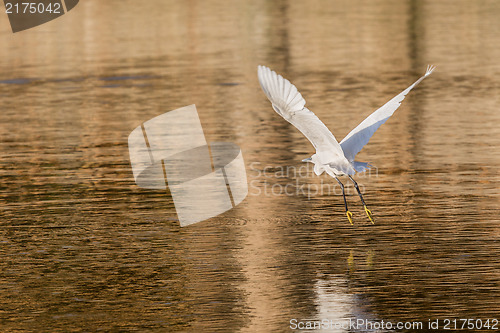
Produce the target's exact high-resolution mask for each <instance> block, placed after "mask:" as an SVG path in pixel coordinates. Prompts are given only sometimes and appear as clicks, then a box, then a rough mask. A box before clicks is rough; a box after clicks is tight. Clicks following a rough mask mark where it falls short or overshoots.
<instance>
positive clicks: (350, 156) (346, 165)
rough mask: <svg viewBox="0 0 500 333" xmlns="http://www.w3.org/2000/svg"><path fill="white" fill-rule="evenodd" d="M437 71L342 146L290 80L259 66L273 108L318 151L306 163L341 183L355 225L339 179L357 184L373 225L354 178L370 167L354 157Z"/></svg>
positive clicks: (366, 122)
mask: <svg viewBox="0 0 500 333" xmlns="http://www.w3.org/2000/svg"><path fill="white" fill-rule="evenodd" d="M434 68H435V67H432V66H429V67H427V71H426V73H425V75H424V76H422V77H421V78H420V79H418V80H417V81H416V82H415V83H413V84H412V85H411V86H409V87H408V88H407V89H405V90H404V91H403V92H401V93H400V94H399V95H397V96H396V97H394V98H393V99H391V100H390V101H389V102H387V103H386V104H385V105H383V106H382V107H381V108H379V109H378V110H376V111H375V112H373V113H372V114H371V115H369V116H368V117H367V118H366V119H365V120H363V121H362V122H361V123H360V124H359V125H358V126H357V127H356V128H354V129H353V130H352V131H351V132H350V133H349V134H347V136H346V137H345V138H344V139H343V140H342V141H341V142H340V143H339V142H338V141H337V140H336V139H335V136H334V135H333V134H332V132H331V131H330V130H329V129H328V128H327V127H326V126H325V124H323V122H322V121H321V120H319V118H318V117H316V115H315V114H314V113H313V112H311V111H310V110H309V109H307V108H306V107H305V104H306V101H305V100H304V98H302V95H301V94H300V93H299V92H298V90H297V88H296V87H295V86H294V85H293V84H291V83H290V81H288V80H287V79H284V78H283V77H282V76H281V75H278V74H276V72H274V71H272V70H271V69H269V68H267V67H264V66H259V67H258V77H259V82H260V85H261V87H262V90H264V93H265V94H266V96H267V97H268V98H269V100H270V101H271V103H272V106H273V109H274V110H275V111H276V112H277V113H278V114H279V115H280V116H282V117H283V118H285V120H287V121H288V122H289V123H291V124H292V125H294V126H295V127H296V128H297V129H298V130H299V131H301V132H302V134H304V135H305V137H306V138H307V139H309V141H311V143H312V145H313V146H314V148H315V149H316V153H315V154H313V155H312V156H311V157H310V158H307V159H305V160H303V161H304V162H311V163H313V164H314V173H315V174H316V175H318V176H319V175H321V174H322V173H323V172H326V173H327V174H328V175H330V176H332V177H333V178H335V179H336V180H337V182H338V183H339V184H340V186H341V188H342V194H343V197H344V204H345V208H346V215H347V218H348V219H349V222H350V223H351V224H352V219H351V217H352V213H351V212H350V211H349V210H348V208H347V201H346V198H345V193H344V185H343V184H342V183H341V182H340V180H339V179H338V178H337V176H343V175H347V176H348V177H349V178H350V179H351V180H352V181H353V183H354V186H355V188H356V190H357V191H358V194H359V197H360V198H361V201H362V203H363V206H364V208H365V211H366V213H367V215H368V217H369V218H370V221H372V222H373V219H372V216H371V212H370V210H368V208H367V207H366V204H365V202H364V199H363V196H362V195H361V192H360V191H359V188H358V185H357V183H356V182H355V181H354V179H352V177H351V176H352V175H354V174H355V173H356V172H363V171H365V170H367V169H369V167H370V166H369V164H368V163H365V162H358V161H355V160H354V158H355V156H356V154H357V153H358V152H359V151H360V150H361V149H362V148H363V146H364V145H366V144H367V143H368V141H369V140H370V138H371V137H372V135H373V133H375V131H376V130H377V129H378V128H379V127H380V126H381V125H382V124H383V123H385V122H386V121H387V119H389V117H390V116H392V114H393V113H394V111H396V109H397V108H398V107H399V106H400V105H401V102H402V101H403V99H404V98H405V96H406V95H407V94H408V93H409V92H410V90H412V89H413V88H414V87H415V86H416V85H417V84H419V83H420V82H421V81H422V80H423V79H424V78H425V77H427V76H428V75H430V74H431V73H432V71H433V70H434Z"/></svg>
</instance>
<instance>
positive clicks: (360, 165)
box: [353, 161, 373, 172]
mask: <svg viewBox="0 0 500 333" xmlns="http://www.w3.org/2000/svg"><path fill="white" fill-rule="evenodd" d="M353 166H354V170H356V172H365V171H366V170H370V169H371V168H372V167H373V165H371V164H370V163H365V162H358V161H354V163H353Z"/></svg>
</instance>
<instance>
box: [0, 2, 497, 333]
mask: <svg viewBox="0 0 500 333" xmlns="http://www.w3.org/2000/svg"><path fill="white" fill-rule="evenodd" d="M498 17H500V3H499V2H498V1H474V2H472V1H466V0H461V1H451V0H449V1H446V0H440V1H397V0H377V1H352V0H349V1H347V0H346V1H343V0H342V1H336V2H334V3H333V2H331V1H326V0H313V1H309V0H308V1H264V0H260V1H230V2H228V1H160V0H149V1H147V2H144V3H140V4H139V3H138V2H137V1H123V0H122V1H117V0H116V1H115V0H113V1H97V0H87V1H81V2H80V4H79V5H78V6H77V7H76V8H75V9H74V10H72V11H71V12H70V13H68V14H67V15H64V16H63V17H61V18H59V19H57V20H54V21H52V22H50V23H48V24H45V25H43V26H40V27H37V28H35V29H31V30H28V31H25V32H22V33H17V34H12V32H11V31H10V27H9V26H8V22H7V21H6V20H3V21H2V23H1V24H0V39H1V46H2V47H1V48H0V110H1V112H0V152H1V155H0V156H1V157H0V177H1V182H0V233H1V237H0V241H1V245H0V256H1V258H2V260H1V261H0V288H1V291H0V303H1V304H2V307H1V311H0V326H1V327H2V329H3V330H6V331H14V330H20V331H44V330H47V331H51V332H55V331H61V332H63V331H64V332H67V331H96V330H98V329H101V330H103V331H145V330H156V331H195V332H202V331H203V332H209V331H217V330H219V331H228V332H234V331H246V332H280V331H288V330H290V320H292V319H312V320H321V319H330V320H332V321H335V322H341V321H345V320H347V319H349V318H351V319H353V320H355V319H365V320H371V321H381V320H384V321H386V322H387V321H390V322H393V323H397V322H406V321H421V322H423V323H425V324H427V323H428V321H429V320H436V319H439V320H441V325H442V323H443V320H444V319H458V318H474V319H476V318H479V319H482V320H486V319H488V318H490V319H491V318H497V319H500V308H499V306H498V304H500V299H499V296H498V295H500V260H499V259H498V258H499V257H500V242H499V238H500V220H499V217H498V216H499V199H500V196H499V194H498V187H499V186H498V184H499V181H500V175H499V173H498V166H499V162H500V159H499V155H498V147H499V146H500V130H499V126H498V124H499V123H500V113H499V111H498V110H499V102H500V99H499V96H500V94H499V92H500V79H499V78H500V65H499V62H498V59H500V48H499V47H498V45H500V34H499V33H498V32H499V31H500V21H499V20H498ZM429 63H432V64H434V65H437V70H436V71H435V73H433V74H432V76H431V77H429V78H428V79H426V80H425V81H424V82H422V83H421V85H419V86H418V88H416V89H415V90H414V91H412V92H411V94H410V95H409V96H408V97H407V98H406V100H405V101H404V103H403V105H402V106H401V108H400V109H399V110H398V111H397V112H396V114H395V115H394V117H393V118H391V119H390V120H389V121H388V122H387V123H386V124H385V125H384V126H382V127H381V128H380V129H379V130H378V132H377V133H376V134H375V136H374V137H373V138H372V139H371V141H370V143H369V144H368V145H367V146H366V147H365V149H364V150H363V151H361V153H360V154H359V155H358V159H359V160H360V161H366V162H370V163H372V164H373V165H374V166H376V168H375V169H373V170H372V172H371V173H370V174H365V175H359V176H358V177H357V180H358V182H359V184H360V186H361V188H362V189H363V191H364V193H365V199H366V201H367V203H368V205H369V207H370V208H371V210H372V212H373V214H374V216H375V219H376V224H375V225H371V224H370V223H369V221H368V219H367V218H366V216H365V215H364V212H363V209H362V206H361V205H360V203H359V199H358V197H357V196H356V195H355V192H354V190H353V187H352V186H350V185H349V186H348V193H349V196H348V202H349V205H350V208H351V210H352V212H353V213H354V222H355V225H354V226H351V225H349V223H348V222H347V219H346V217H345V215H344V211H343V201H342V198H341V196H339V193H340V190H339V188H338V186H335V185H334V181H333V182H332V180H331V179H329V178H328V177H324V176H322V177H316V176H315V175H314V174H313V173H312V170H311V169H304V168H302V169H300V167H301V166H302V165H303V164H302V163H301V162H300V161H301V160H302V159H304V158H306V157H308V156H310V155H311V154H312V153H313V148H312V146H311V145H310V144H309V142H308V141H307V140H306V139H305V138H304V137H303V136H302V135H301V134H300V133H299V132H298V131H297V130H296V129H295V128H293V127H292V126H291V125H289V124H288V123H286V122H285V121H284V120H283V119H282V118H280V117H279V116H278V115H277V114H276V113H275V112H274V111H273V110H272V108H271V107H270V105H269V102H268V101H267V99H266V98H265V96H264V94H263V93H262V91H261V90H260V87H259V86H258V82H257V78H256V68H257V65H259V64H264V65H268V66H270V67H271V68H273V69H275V70H276V71H278V72H280V73H282V74H284V75H285V77H287V78H288V79H290V80H291V81H292V82H293V83H294V84H295V85H296V86H297V87H298V88H299V90H300V91H301V93H302V95H303V96H304V97H305V99H306V101H307V103H308V104H307V105H308V107H309V108H310V109H311V110H313V111H314V112H316V114H317V115H318V116H319V117H320V118H321V119H322V120H323V121H324V122H325V123H326V125H327V126H328V127H329V128H330V129H331V130H332V131H333V133H334V134H335V136H336V137H337V139H339V140H340V139H342V138H343V137H344V136H345V135H346V134H347V133H348V132H349V131H350V129H352V128H354V127H355V126H356V125H357V124H358V123H359V122H361V121H362V120H363V119H364V117H366V116H367V115H369V114H370V113H371V112H372V111H373V110H375V109H376V108H377V107H379V106H380V105H382V104H384V103H385V102H386V101H388V100H389V99H390V98H392V97H393V96H395V95H396V94H397V93H399V92H400V91H402V90H403V89H404V88H406V87H407V86H408V85H410V84H411V83H413V82H414V81H415V80H416V79H417V78H418V77H419V76H421V75H422V74H423V73H424V71H425V68H426V66H427V64H429ZM190 104H196V105H197V108H198V112H199V115H200V119H201V123H202V125H203V128H204V131H205V136H206V138H207V141H209V142H214V141H226V142H234V143H236V144H237V145H239V146H240V147H241V148H242V151H243V155H244V159H245V162H246V164H247V175H248V180H249V192H250V193H249V196H248V197H247V199H245V201H244V202H243V203H242V204H240V205H239V206H238V207H237V208H236V209H233V210H231V211H229V212H226V213H225V214H223V215H220V216H218V217H215V218H212V219H210V220H207V221H205V222H202V223H199V224H197V225H193V226H190V227H187V228H182V229H181V228H179V226H178V221H177V216H176V213H175V209H174V205H173V201H172V198H171V197H169V196H168V195H167V194H166V193H165V192H164V191H155V190H145V189H141V188H138V187H137V186H136V185H135V183H134V180H133V176H132V171H131V167H130V164H129V156H128V147H127V137H128V135H129V133H130V132H131V131H132V130H133V129H134V128H135V127H137V126H138V125H139V124H141V123H142V122H144V121H146V120H148V119H150V118H153V117H155V116H157V115H159V114H161V113H163V112H166V111H168V110H173V109H176V108H179V107H182V106H185V105H190ZM286 171H288V172H286ZM344 181H345V180H344ZM289 184H292V185H290V186H289V187H286V186H287V185H289ZM301 188H302V189H304V188H305V189H306V191H305V192H303V191H300V189H301ZM285 189H289V191H288V193H287V192H285ZM321 189H322V190H323V191H321ZM315 190H317V191H316V192H315ZM273 191H274V192H273ZM333 331H335V330H333ZM336 331H339V332H344V331H347V330H344V329H338V330H336ZM351 331H352V330H351ZM359 331H363V330H361V329H360V330H359ZM400 331H403V330H400Z"/></svg>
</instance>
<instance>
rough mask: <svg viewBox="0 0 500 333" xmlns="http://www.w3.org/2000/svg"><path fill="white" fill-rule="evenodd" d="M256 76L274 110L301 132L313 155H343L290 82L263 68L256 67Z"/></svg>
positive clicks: (328, 132) (330, 133) (335, 141)
mask: <svg viewBox="0 0 500 333" xmlns="http://www.w3.org/2000/svg"><path fill="white" fill-rule="evenodd" d="M258 76H259V83H260V86H261V87H262V90H264V93H265V94H266V96H267V98H269V100H270V101H271V103H272V105H273V109H274V111H276V112H277V113H278V114H279V115H280V116H282V117H283V118H285V120H287V121H288V122H289V123H291V124H292V125H293V126H295V127H296V128H297V129H298V130H299V131H301V132H302V134H304V135H305V137H306V138H307V139H308V140H309V141H311V143H312V145H313V146H314V148H315V149H316V151H317V152H324V153H328V155H329V156H331V155H334V156H339V157H343V156H344V153H343V152H342V148H341V147H340V145H339V143H338V142H337V140H336V139H335V137H334V136H333V134H332V132H330V130H329V129H328V128H327V127H326V126H325V124H323V122H322V121H321V120H319V118H318V117H316V115H315V114H314V113H313V112H311V111H309V110H308V109H307V108H306V107H305V104H306V101H305V100H304V98H302V95H301V94H300V93H299V92H298V90H297V88H296V87H295V86H294V85H293V84H291V83H290V81H288V80H287V79H285V78H283V77H282V76H281V75H278V74H276V72H274V71H272V70H271V69H269V68H267V67H265V66H259V67H258ZM334 156H332V157H334ZM325 162H327V161H325Z"/></svg>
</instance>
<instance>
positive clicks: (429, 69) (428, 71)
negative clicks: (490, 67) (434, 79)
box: [425, 65, 436, 76]
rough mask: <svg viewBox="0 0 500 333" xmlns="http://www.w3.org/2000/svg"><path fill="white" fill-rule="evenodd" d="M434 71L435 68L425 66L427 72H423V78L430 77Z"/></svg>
mask: <svg viewBox="0 0 500 333" xmlns="http://www.w3.org/2000/svg"><path fill="white" fill-rule="evenodd" d="M435 69H436V66H433V65H427V71H426V72H425V76H428V75H431V73H432V72H433V71H434V70H435Z"/></svg>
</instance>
